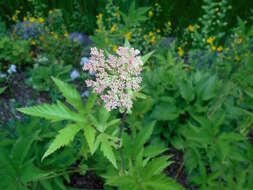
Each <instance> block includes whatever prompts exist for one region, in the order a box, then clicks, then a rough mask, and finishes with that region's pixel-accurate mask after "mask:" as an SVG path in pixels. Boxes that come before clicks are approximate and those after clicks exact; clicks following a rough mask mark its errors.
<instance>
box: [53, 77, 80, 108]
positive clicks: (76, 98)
mask: <svg viewBox="0 0 253 190" xmlns="http://www.w3.org/2000/svg"><path fill="white" fill-rule="evenodd" d="M52 79H53V81H54V83H55V84H56V86H57V87H58V88H59V90H60V91H61V93H62V95H63V96H64V97H65V98H66V100H67V102H68V103H69V104H71V105H72V106H73V107H74V108H76V109H77V110H79V109H80V108H82V105H83V102H82V99H81V96H80V94H79V93H78V91H77V90H76V89H75V88H73V87H72V86H70V85H69V84H67V83H65V82H63V81H61V80H59V79H57V78H54V77H52Z"/></svg>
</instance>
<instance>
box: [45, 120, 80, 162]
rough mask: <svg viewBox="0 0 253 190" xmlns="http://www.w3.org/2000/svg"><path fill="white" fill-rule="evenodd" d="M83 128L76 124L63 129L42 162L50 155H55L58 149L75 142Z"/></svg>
mask: <svg viewBox="0 0 253 190" xmlns="http://www.w3.org/2000/svg"><path fill="white" fill-rule="evenodd" d="M81 128H82V127H80V126H78V125H74V124H69V125H67V126H66V127H65V128H63V129H61V130H60V131H59V133H58V134H57V135H56V137H55V139H54V140H53V142H52V143H51V144H50V146H49V148H48V150H47V151H46V153H45V154H44V155H43V157H42V160H43V159H45V158H46V157H47V156H49V155H50V154H52V153H54V152H55V151H56V150H57V149H59V148H61V147H63V146H66V145H68V144H69V143H70V142H71V141H73V140H74V137H75V135H76V134H77V133H78V131H79V130H80V129H81Z"/></svg>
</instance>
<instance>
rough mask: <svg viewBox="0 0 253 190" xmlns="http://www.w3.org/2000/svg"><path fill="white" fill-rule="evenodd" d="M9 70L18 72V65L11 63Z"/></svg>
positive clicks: (10, 72) (9, 71)
mask: <svg viewBox="0 0 253 190" xmlns="http://www.w3.org/2000/svg"><path fill="white" fill-rule="evenodd" d="M7 72H8V73H9V74H12V73H16V72H17V67H16V65H14V64H11V66H10V68H9V69H8V70H7Z"/></svg>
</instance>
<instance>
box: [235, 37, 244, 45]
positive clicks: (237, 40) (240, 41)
mask: <svg viewBox="0 0 253 190" xmlns="http://www.w3.org/2000/svg"><path fill="white" fill-rule="evenodd" d="M242 41H243V40H242V38H236V40H235V43H237V44H241V43H242Z"/></svg>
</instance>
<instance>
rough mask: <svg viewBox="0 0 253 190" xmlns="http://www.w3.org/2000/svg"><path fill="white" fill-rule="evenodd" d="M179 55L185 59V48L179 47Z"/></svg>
mask: <svg viewBox="0 0 253 190" xmlns="http://www.w3.org/2000/svg"><path fill="white" fill-rule="evenodd" d="M178 55H179V56H180V57H183V56H184V50H183V48H181V47H178Z"/></svg>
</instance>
